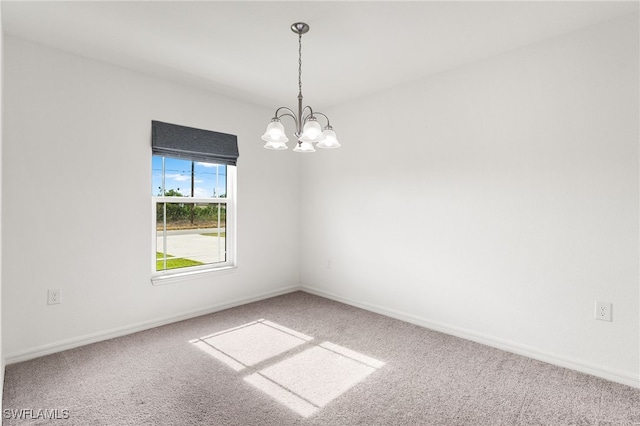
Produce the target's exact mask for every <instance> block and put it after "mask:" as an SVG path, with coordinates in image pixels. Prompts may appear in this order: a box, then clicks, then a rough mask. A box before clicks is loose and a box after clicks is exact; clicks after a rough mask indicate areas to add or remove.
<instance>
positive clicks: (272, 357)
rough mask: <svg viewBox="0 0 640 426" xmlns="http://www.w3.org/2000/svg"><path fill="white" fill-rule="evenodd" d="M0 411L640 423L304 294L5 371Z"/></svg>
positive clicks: (601, 384) (632, 400) (586, 387)
mask: <svg viewBox="0 0 640 426" xmlns="http://www.w3.org/2000/svg"><path fill="white" fill-rule="evenodd" d="M3 408H4V411H3V424H4V425H40V424H45V425H46V424H60V425H243V426H244V425H278V426H282V425H335V426H345V425H634V424H635V425H640V390H639V389H634V388H631V387H628V386H624V385H620V384H616V383H611V382H608V381H605V380H602V379H598V378H595V377H591V376H587V375H584V374H581V373H577V372H574V371H571V370H567V369H563V368H559V367H555V366H551V365H548V364H545V363H542V362H539V361H535V360H532V359H528V358H525V357H522V356H518V355H514V354H511V353H507V352H503V351H500V350H497V349H493V348H489V347H486V346H483V345H479V344H476V343H472V342H469V341H466V340H462V339H459V338H455V337H451V336H447V335H445V334H441V333H437V332H434V331H430V330H427V329H424V328H421V327H418V326H415V325H411V324H408V323H405V322H402V321H398V320H394V319H390V318H387V317H384V316H381V315H377V314H373V313H370V312H367V311H363V310H360V309H357V308H353V307H350V306H347V305H343V304H340V303H336V302H333V301H330V300H327V299H323V298H321V297H317V296H313V295H309V294H306V293H303V292H297V293H292V294H289V295H285V296H280V297H276V298H273V299H269V300H265V301H262V302H257V303H252V304H249V305H245V306H241V307H238V308H234V309H229V310H226V311H223V312H218V313H215V314H211V315H206V316H203V317H199V318H195V319H192V320H188V321H182V322H179V323H175V324H171V325H168V326H164V327H159V328H156V329H153V330H148V331H144V332H140V333H136V334H133V335H129V336H125V337H121V338H117V339H113V340H109V341H105V342H100V343H96V344H92V345H88V346H84V347H81V348H77V349H72V350H68V351H65V352H61V353H57V354H53V355H49V356H46V357H42V358H39V359H35V360H31V361H27V362H23V363H19V364H13V365H9V366H7V368H6V373H5V383H4V401H3ZM20 416H22V419H16V417H20ZM50 417H54V419H51V420H50V419H49V418H50ZM56 417H57V419H55V418H56Z"/></svg>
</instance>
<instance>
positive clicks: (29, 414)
mask: <svg viewBox="0 0 640 426" xmlns="http://www.w3.org/2000/svg"><path fill="white" fill-rule="evenodd" d="M69 414H70V413H69V410H67V409H62V410H60V409H58V408H54V409H49V408H45V409H36V410H34V409H33V408H20V409H9V408H6V409H4V410H2V416H3V417H4V418H5V419H6V420H10V419H13V420H66V419H68V418H69Z"/></svg>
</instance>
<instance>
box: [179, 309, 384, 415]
mask: <svg viewBox="0 0 640 426" xmlns="http://www.w3.org/2000/svg"><path fill="white" fill-rule="evenodd" d="M190 343H192V344H193V345H194V346H196V347H198V348H199V349H201V350H202V351H204V352H205V353H207V354H209V355H211V356H212V357H213V358H215V359H217V360H218V361H220V362H222V363H224V364H225V365H227V366H228V367H230V368H231V369H233V370H234V371H238V372H240V371H243V370H246V371H245V373H247V375H246V376H245V377H244V380H245V381H246V382H247V383H250V384H251V385H253V386H254V387H256V388H257V389H259V390H261V391H262V392H264V393H266V394H267V395H269V396H270V397H271V398H273V399H275V400H276V401H278V402H280V403H281V404H283V405H285V406H286V407H288V408H290V409H291V410H293V411H294V412H296V413H298V414H299V415H301V416H303V417H309V416H311V415H312V414H313V413H315V412H316V411H318V410H319V409H320V408H322V407H324V406H325V405H326V404H328V403H329V402H331V401H332V400H334V399H335V398H337V397H338V396H340V395H342V394H343V393H344V392H346V391H347V390H349V389H351V388H352V387H353V386H355V385H356V384H358V383H359V382H361V381H362V380H364V379H365V378H366V377H367V376H369V375H370V374H371V373H373V372H374V371H376V370H377V369H379V368H382V367H383V366H384V362H382V361H379V360H376V359H374V358H371V357H368V356H366V355H363V354H361V353H359V352H356V351H353V350H351V349H347V348H345V347H342V346H339V345H336V344H335V343H331V342H322V343H321V344H315V343H314V342H313V337H310V336H306V335H304V334H302V333H299V332H297V331H295V330H291V329H289V328H287V327H283V326H281V325H279V324H276V323H273V322H271V321H266V320H263V319H261V320H258V321H253V322H251V323H248V324H244V325H242V326H239V327H234V328H231V329H228V330H225V331H222V332H219V333H215V334H212V335H209V336H204V337H201V338H199V339H194V340H192V341H190ZM303 345H304V346H303ZM289 352H291V354H290V355H289V356H288V357H285V358H284V359H283V356H286V354H288V353H289ZM275 357H277V358H278V360H279V361H277V362H276V361H275V360H274V361H273V362H270V360H271V359H272V358H275ZM252 366H255V367H254V368H251V367H252Z"/></svg>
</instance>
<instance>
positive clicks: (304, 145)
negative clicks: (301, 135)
mask: <svg viewBox="0 0 640 426" xmlns="http://www.w3.org/2000/svg"><path fill="white" fill-rule="evenodd" d="M293 152H316V150H315V149H314V148H313V144H312V143H311V142H304V141H303V140H302V139H300V143H299V144H298V145H297V146H296V147H295V148H294V149H293Z"/></svg>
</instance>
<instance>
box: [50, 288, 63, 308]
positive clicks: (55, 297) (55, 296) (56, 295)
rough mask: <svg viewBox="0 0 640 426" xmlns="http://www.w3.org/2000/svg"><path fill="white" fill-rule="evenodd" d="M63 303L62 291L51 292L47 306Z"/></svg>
mask: <svg viewBox="0 0 640 426" xmlns="http://www.w3.org/2000/svg"><path fill="white" fill-rule="evenodd" d="M61 302H62V300H60V289H56V290H49V292H48V298H47V305H57V304H59V303H61Z"/></svg>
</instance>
